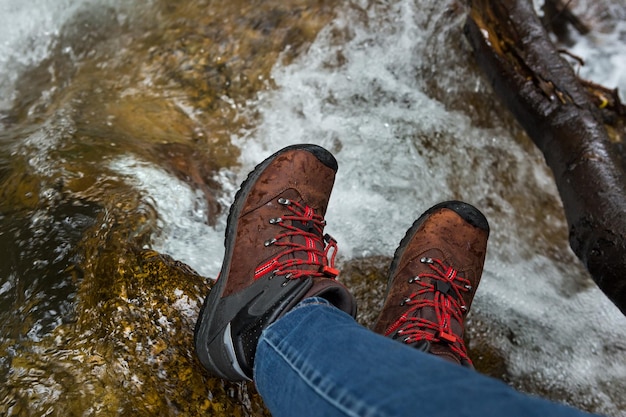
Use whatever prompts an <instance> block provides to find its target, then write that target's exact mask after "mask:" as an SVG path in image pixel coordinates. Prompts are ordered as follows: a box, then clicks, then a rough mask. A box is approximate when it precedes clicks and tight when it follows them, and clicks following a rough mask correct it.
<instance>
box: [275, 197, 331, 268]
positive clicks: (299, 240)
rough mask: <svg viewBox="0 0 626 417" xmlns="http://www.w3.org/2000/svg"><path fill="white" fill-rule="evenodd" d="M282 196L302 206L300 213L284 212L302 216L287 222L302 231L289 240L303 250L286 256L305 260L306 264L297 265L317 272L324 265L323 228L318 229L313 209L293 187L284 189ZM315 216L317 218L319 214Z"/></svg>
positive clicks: (289, 214)
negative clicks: (299, 218) (302, 209)
mask: <svg viewBox="0 0 626 417" xmlns="http://www.w3.org/2000/svg"><path fill="white" fill-rule="evenodd" d="M282 197H283V198H287V199H289V200H291V201H295V202H298V203H299V204H300V205H301V206H302V207H304V212H302V213H293V212H291V211H289V210H287V212H285V215H288V216H298V217H302V219H301V220H291V221H290V222H287V224H289V225H290V226H292V227H294V228H296V229H298V230H300V231H302V233H301V234H295V235H294V236H292V237H291V241H292V242H293V243H295V244H297V245H300V246H301V247H302V248H303V250H297V251H294V252H292V253H290V254H289V255H288V258H289V259H297V260H300V261H304V262H306V264H303V265H301V266H299V269H302V270H308V271H311V272H318V271H320V269H321V268H322V266H323V265H324V261H325V260H324V259H323V253H324V239H323V230H320V228H319V226H317V225H316V224H315V222H314V221H313V217H314V215H316V212H315V209H314V208H312V207H310V206H308V205H307V202H306V201H303V200H302V198H301V197H300V194H299V193H298V192H297V191H296V190H294V189H289V190H286V191H285V192H284V193H283V194H282ZM298 211H299V210H298ZM317 217H318V218H319V215H318V216H317Z"/></svg>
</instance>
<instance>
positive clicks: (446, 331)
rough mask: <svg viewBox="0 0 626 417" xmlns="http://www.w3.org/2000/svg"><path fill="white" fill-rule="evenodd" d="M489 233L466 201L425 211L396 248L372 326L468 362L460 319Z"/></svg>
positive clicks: (480, 267)
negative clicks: (379, 312)
mask: <svg viewBox="0 0 626 417" xmlns="http://www.w3.org/2000/svg"><path fill="white" fill-rule="evenodd" d="M488 236H489V225H488V224H487V220H486V219H485V217H484V216H483V215H482V213H480V211H478V210H477V209H476V208H475V207H473V206H471V205H469V204H466V203H462V202H459V201H448V202H444V203H441V204H438V205H436V206H434V207H432V208H431V209H429V210H428V211H426V212H425V213H424V214H423V215H422V216H421V217H420V218H419V219H418V220H417V221H416V222H415V223H414V224H413V226H412V227H411V228H410V229H409V230H408V232H407V234H406V236H405V237H404V239H403V240H402V242H401V243H400V246H399V247H398V249H397V250H396V253H395V256H394V260H393V262H392V264H391V268H390V271H389V287H388V293H387V298H386V301H385V304H384V306H383V309H382V312H381V314H380V316H379V318H378V320H377V322H376V324H375V326H374V331H376V332H377V333H381V334H383V335H385V336H388V337H391V338H393V339H396V340H398V341H400V342H402V343H406V344H408V345H411V346H414V347H416V348H418V349H421V350H424V351H427V352H430V353H432V354H434V355H437V356H440V357H442V358H443V359H446V360H448V361H451V362H455V363H458V364H461V365H465V366H470V367H471V366H472V362H471V360H470V358H469V357H468V355H467V349H466V347H465V343H464V341H463V334H464V320H465V317H466V315H467V312H468V311H469V308H470V306H471V304H472V300H473V298H474V294H475V293H476V288H477V287H478V283H479V281H480V277H481V274H482V270H483V264H484V261H485V254H486V249H487V238H488Z"/></svg>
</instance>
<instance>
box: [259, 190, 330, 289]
mask: <svg viewBox="0 0 626 417" xmlns="http://www.w3.org/2000/svg"><path fill="white" fill-rule="evenodd" d="M278 204H281V205H283V206H285V208H287V209H288V210H289V211H290V212H291V213H290V214H286V215H282V216H280V217H276V218H273V219H270V221H269V222H270V223H271V224H274V225H277V226H280V227H282V228H283V230H282V232H281V233H279V234H277V235H276V236H275V237H274V238H273V239H270V240H267V241H266V242H265V243H264V244H265V246H271V245H274V246H284V247H285V250H284V251H282V252H280V253H278V254H277V255H276V256H275V257H274V258H272V259H270V260H269V261H267V262H265V263H263V264H261V265H259V266H258V267H257V269H256V270H255V271H254V278H255V279H256V278H259V277H261V276H263V275H265V274H267V273H268V272H269V271H272V272H273V273H274V275H284V276H285V277H286V278H289V279H296V278H300V277H302V276H318V277H328V278H335V277H336V276H337V275H339V271H338V270H337V269H335V257H336V255H337V242H336V241H335V239H333V238H332V237H331V236H330V235H328V234H326V235H324V234H323V233H324V226H326V222H325V220H324V218H323V217H322V216H320V215H318V214H316V213H315V211H314V210H313V209H312V208H311V207H309V206H307V205H302V204H300V203H298V202H297V201H292V200H289V199H286V198H279V199H278ZM295 237H300V238H302V239H293V238H295ZM295 240H300V241H303V242H304V243H300V242H296V241H295ZM320 248H323V250H322V249H320ZM296 253H298V255H299V256H296ZM290 255H293V256H290ZM329 255H330V258H329Z"/></svg>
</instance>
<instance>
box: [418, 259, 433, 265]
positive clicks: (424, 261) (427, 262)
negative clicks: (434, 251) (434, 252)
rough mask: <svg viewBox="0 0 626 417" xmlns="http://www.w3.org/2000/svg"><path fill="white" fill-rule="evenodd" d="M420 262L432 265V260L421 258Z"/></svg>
mask: <svg viewBox="0 0 626 417" xmlns="http://www.w3.org/2000/svg"><path fill="white" fill-rule="evenodd" d="M420 262H421V263H423V264H432V263H433V258H427V257H423V258H422V259H420Z"/></svg>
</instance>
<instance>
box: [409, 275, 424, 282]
mask: <svg viewBox="0 0 626 417" xmlns="http://www.w3.org/2000/svg"><path fill="white" fill-rule="evenodd" d="M421 280H422V279H421V278H420V277H419V275H417V276H414V277H411V278H409V284H413V283H414V282H417V281H421Z"/></svg>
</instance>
